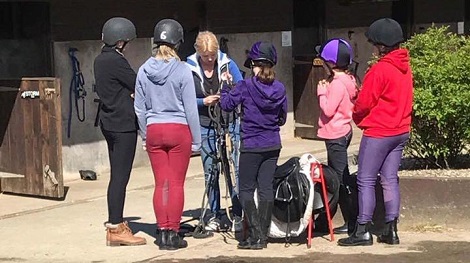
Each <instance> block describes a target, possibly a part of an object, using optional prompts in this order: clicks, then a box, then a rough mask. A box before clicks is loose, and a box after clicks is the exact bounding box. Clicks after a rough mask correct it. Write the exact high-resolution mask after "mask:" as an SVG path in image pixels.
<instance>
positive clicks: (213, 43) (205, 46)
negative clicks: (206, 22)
mask: <svg viewBox="0 0 470 263" xmlns="http://www.w3.org/2000/svg"><path fill="white" fill-rule="evenodd" d="M194 48H195V49H196V52H197V53H198V54H200V53H202V52H206V51H209V52H211V53H216V52H217V50H219V42H218V41H217V37H216V36H215V35H214V33H212V32H210V31H202V32H199V34H198V35H197V37H196V43H194Z"/></svg>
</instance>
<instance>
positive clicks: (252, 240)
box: [237, 200, 263, 249]
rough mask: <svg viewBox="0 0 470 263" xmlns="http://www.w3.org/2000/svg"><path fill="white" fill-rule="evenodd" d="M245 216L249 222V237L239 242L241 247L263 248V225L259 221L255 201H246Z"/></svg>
mask: <svg viewBox="0 0 470 263" xmlns="http://www.w3.org/2000/svg"><path fill="white" fill-rule="evenodd" d="M243 208H244V209H245V216H246V219H247V223H248V234H249V237H248V238H247V239H246V240H245V241H242V242H240V243H238V246H237V247H238V248H239V249H263V244H262V241H261V239H260V237H261V226H260V222H259V214H258V209H257V208H256V205H255V202H254V201H251V200H250V201H246V202H245V203H244V207H243Z"/></svg>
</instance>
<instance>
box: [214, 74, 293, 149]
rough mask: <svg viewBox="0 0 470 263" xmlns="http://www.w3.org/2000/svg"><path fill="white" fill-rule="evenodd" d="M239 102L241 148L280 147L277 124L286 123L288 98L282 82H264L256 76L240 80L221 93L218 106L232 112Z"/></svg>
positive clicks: (224, 88) (278, 125) (226, 87)
mask: <svg viewBox="0 0 470 263" xmlns="http://www.w3.org/2000/svg"><path fill="white" fill-rule="evenodd" d="M240 104H241V105H242V122H241V126H240V132H241V138H242V142H241V147H240V150H241V151H245V152H246V151H250V152H261V151H270V150H277V149H281V136H280V134H279V127H280V126H282V125H284V123H286V117H287V98H286V88H285V87H284V85H283V84H282V83H281V82H279V81H277V80H275V81H274V82H273V83H272V84H270V85H267V84H263V83H261V82H259V81H258V80H257V78H256V77H252V78H249V79H245V80H242V81H239V82H238V83H237V84H236V86H235V87H234V88H232V89H230V87H228V86H224V87H223V88H222V90H221V92H220V107H221V108H222V109H223V110H225V111H232V110H233V109H235V108H236V107H237V106H238V105H240Z"/></svg>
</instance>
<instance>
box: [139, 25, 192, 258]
mask: <svg viewBox="0 0 470 263" xmlns="http://www.w3.org/2000/svg"><path fill="white" fill-rule="evenodd" d="M182 42H183V27H182V26H181V25H180V24H179V23H178V22H177V21H175V20H172V19H163V20H161V21H160V22H158V23H157V25H156V26H155V30H154V43H155V44H156V55H155V57H151V58H149V59H148V60H147V61H146V62H145V63H144V65H142V66H141V67H140V69H139V73H138V74H137V81H136V88H135V91H136V94H135V103H134V108H135V112H136V114H137V118H138V121H139V127H140V135H141V137H142V140H143V145H144V149H146V150H147V152H148V155H149V158H150V163H151V165H152V170H153V174H154V177H155V190H154V195H153V207H154V211H155V216H156V218H157V222H158V226H159V231H158V232H159V234H158V237H157V244H158V246H159V247H160V249H161V250H175V249H179V248H184V247H186V246H187V245H188V244H187V242H186V241H184V240H183V239H182V237H181V236H180V235H179V234H178V231H179V228H180V220H181V215H182V213H183V206H184V181H185V178H186V172H187V170H188V165H189V159H190V157H191V153H192V151H198V150H199V148H200V145H201V134H200V129H199V119H198V116H197V104H196V94H195V92H194V90H195V89H194V81H193V78H192V75H191V71H190V70H189V69H188V67H186V65H185V64H184V63H183V62H181V61H180V59H179V57H178V55H177V53H176V51H177V50H178V47H179V45H180V44H181V43H182Z"/></svg>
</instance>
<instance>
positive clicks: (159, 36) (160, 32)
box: [153, 19, 184, 48]
mask: <svg viewBox="0 0 470 263" xmlns="http://www.w3.org/2000/svg"><path fill="white" fill-rule="evenodd" d="M183 42H184V34H183V27H182V26H181V24H180V23H178V22H177V21H176V20H173V19H163V20H160V21H159V22H158V23H157V25H155V29H154V30H153V43H155V44H157V45H159V44H169V45H171V46H175V47H176V48H178V46H179V45H180V44H181V43H183Z"/></svg>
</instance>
